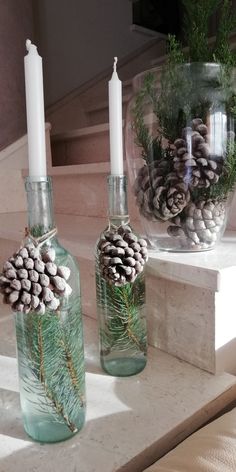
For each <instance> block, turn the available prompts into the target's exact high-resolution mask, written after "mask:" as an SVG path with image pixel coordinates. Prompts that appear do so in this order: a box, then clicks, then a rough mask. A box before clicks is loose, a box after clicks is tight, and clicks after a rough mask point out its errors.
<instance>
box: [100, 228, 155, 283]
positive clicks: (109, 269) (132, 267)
mask: <svg viewBox="0 0 236 472" xmlns="http://www.w3.org/2000/svg"><path fill="white" fill-rule="evenodd" d="M98 249H99V250H100V254H99V262H100V266H101V271H102V275H103V277H104V278H105V279H106V280H107V281H108V282H109V283H110V284H114V285H116V286H122V285H125V284H127V283H132V282H134V281H135V279H136V277H137V276H138V274H140V273H141V272H142V271H143V267H144V264H145V262H146V261H147V259H148V251H147V243H146V241H145V240H144V239H138V238H137V236H136V235H135V234H133V233H132V231H131V229H130V227H129V226H120V227H119V228H118V230H116V229H114V230H113V229H112V230H110V231H106V232H105V233H103V235H102V237H101V239H100V241H99V243H98Z"/></svg>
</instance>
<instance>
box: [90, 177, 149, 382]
mask: <svg viewBox="0 0 236 472" xmlns="http://www.w3.org/2000/svg"><path fill="white" fill-rule="evenodd" d="M108 194H109V223H108V227H107V228H106V229H105V230H104V232H103V233H102V234H101V237H100V239H99V242H98V244H97V246H96V254H95V258H96V293H97V314H98V321H99V338H100V361H101V366H102V368H103V369H104V370H105V372H107V373H108V374H110V375H114V376H129V375H134V374H137V373H138V372H140V371H142V370H143V369H144V367H145V365H146V356H147V332H146V318H145V280H144V272H143V271H142V272H141V273H140V274H139V275H138V276H137V277H136V278H135V280H134V281H132V282H128V281H127V283H125V284H124V285H119V283H118V282H117V283H111V282H109V281H108V280H107V279H106V278H105V277H104V273H103V268H102V265H101V258H100V255H101V250H100V244H99V243H100V241H103V240H104V239H105V237H106V235H109V234H110V233H111V234H112V235H113V239H114V240H115V239H116V237H117V235H118V238H119V232H120V229H122V231H126V230H127V231H131V227H130V225H129V215H128V209H127V191H126V177H125V176H109V177H108ZM114 234H115V238H114Z"/></svg>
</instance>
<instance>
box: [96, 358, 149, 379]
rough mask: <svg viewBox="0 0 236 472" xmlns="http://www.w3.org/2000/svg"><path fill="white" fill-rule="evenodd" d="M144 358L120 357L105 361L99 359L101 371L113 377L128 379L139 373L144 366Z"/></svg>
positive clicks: (145, 361) (145, 360)
mask: <svg viewBox="0 0 236 472" xmlns="http://www.w3.org/2000/svg"><path fill="white" fill-rule="evenodd" d="M146 363H147V359H146V357H142V358H137V357H136V358H135V357H133V358H132V357H120V358H113V359H105V358H104V357H101V366H102V368H103V370H104V371H105V372H106V373H107V374H109V375H114V376H115V377H128V376H130V375H135V374H138V373H139V372H141V371H142V370H143V369H144V367H145V366H146Z"/></svg>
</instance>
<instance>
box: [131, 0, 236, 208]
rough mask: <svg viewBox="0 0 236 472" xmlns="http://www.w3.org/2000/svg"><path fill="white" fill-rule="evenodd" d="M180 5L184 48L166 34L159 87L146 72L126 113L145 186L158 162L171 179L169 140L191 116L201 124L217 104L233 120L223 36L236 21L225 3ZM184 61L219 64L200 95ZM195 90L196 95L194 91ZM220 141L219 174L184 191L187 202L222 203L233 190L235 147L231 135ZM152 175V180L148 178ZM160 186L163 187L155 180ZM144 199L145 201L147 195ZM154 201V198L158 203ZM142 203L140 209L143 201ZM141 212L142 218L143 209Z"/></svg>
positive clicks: (235, 59) (191, 0)
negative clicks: (214, 18)
mask: <svg viewBox="0 0 236 472" xmlns="http://www.w3.org/2000/svg"><path fill="white" fill-rule="evenodd" d="M181 1H182V4H183V7H184V31H183V33H184V41H185V44H183V43H181V42H179V41H178V40H177V39H176V37H175V36H173V35H170V36H169V38H168V54H167V61H166V65H165V66H164V67H163V70H162V74H161V78H160V83H159V89H158V90H157V87H156V78H155V74H154V73H152V72H149V73H147V74H146V76H145V78H144V82H143V86H142V88H141V90H140V91H139V93H138V94H137V97H136V100H135V104H134V107H133V110H132V116H133V123H132V124H133V131H134V134H135V141H136V145H137V146H139V147H140V148H141V156H142V157H143V159H144V161H145V164H146V165H147V166H148V168H150V171H149V181H150V184H151V185H152V179H153V181H154V182H155V179H156V172H157V170H156V169H158V166H159V168H160V169H161V167H160V164H162V163H163V162H164V163H165V175H163V177H166V178H167V180H168V181H169V182H171V179H172V181H173V176H174V173H175V171H174V168H173V157H174V153H173V149H174V148H175V146H174V142H175V141H176V139H180V138H182V135H183V130H184V129H185V127H186V126H189V123H191V120H192V119H193V118H197V119H198V118H201V120H202V122H203V123H206V122H207V117H208V114H209V110H210V109H212V110H216V111H217V107H220V105H223V109H225V110H226V111H227V113H229V115H230V116H231V117H232V119H233V120H234V118H235V116H236V94H235V92H234V89H235V86H233V87H232V83H231V70H232V67H234V66H235V65H236V54H235V52H234V51H232V50H231V49H230V46H229V35H230V33H231V32H232V31H233V30H234V29H235V27H236V19H235V16H234V15H233V14H232V4H231V1H230V0H181ZM216 12H218V13H219V16H220V20H219V27H218V29H217V34H216V38H215V39H214V41H213V42H210V43H209V39H208V36H209V34H208V27H209V18H210V16H211V15H213V14H214V13H216ZM184 45H186V46H188V48H187V50H185V49H184V47H183V46H184ZM186 63H187V64H188V63H217V64H219V65H220V67H219V69H218V73H217V74H215V75H214V76H213V77H212V78H208V80H207V82H206V84H205V88H206V92H205V91H204V84H203V85H202V86H201V88H200V87H199V83H198V82H197V80H198V78H197V77H196V78H194V76H191V80H190V78H189V77H188V74H187V73H186V71H187V69H186V67H185V64H186ZM197 67H198V66H197V64H196V68H197ZM199 70H200V64H199ZM199 88H200V91H198V89H199ZM211 88H212V90H213V94H212V96H211V95H210V94H208V93H207V92H208V90H209V89H211ZM207 89H208V90H207ZM214 94H215V95H214ZM215 97H217V98H215ZM215 99H216V103H215V102H214V100H215ZM145 103H149V104H150V103H151V105H152V111H153V114H154V115H155V116H156V124H155V126H156V132H153V130H154V125H153V124H152V131H151V132H150V129H149V127H148V125H147V124H146V122H145V116H144V111H143V110H144V107H145ZM234 131H235V130H234ZM226 141H227V142H226V145H225V150H224V156H222V160H223V166H222V171H221V172H219V178H218V180H217V181H216V182H213V183H211V184H210V185H208V186H207V185H206V186H205V187H206V188H201V186H199V187H198V188H197V186H196V187H195V188H193V187H190V192H191V201H193V202H198V201H199V200H204V201H207V200H210V199H211V200H214V201H218V200H222V199H225V198H227V196H228V194H229V192H230V191H232V190H233V188H234V185H235V182H236V163H235V161H236V147H235V145H234V144H233V143H232V137H231V138H230V139H229V140H228V139H227V140H226ZM233 141H234V139H233ZM163 142H164V143H165V144H164V145H163ZM217 165H218V162H217ZM220 165H221V164H220ZM153 169H154V171H153ZM152 172H153V175H154V177H152ZM159 175H160V174H159ZM145 176H146V174H145ZM138 178H139V180H138V181H137V186H139V185H140V182H141V183H142V173H141V174H140V176H138ZM145 178H146V177H145ZM185 183H186V179H185V177H184V184H185ZM160 185H165V184H163V182H161V181H160ZM168 185H169V184H168ZM170 185H172V182H171V183H170ZM155 192H156V190H155V188H154V189H153V188H152V193H151V198H153V197H154V199H155ZM171 192H172V193H173V188H171ZM140 195H141V197H140ZM185 197H186V192H185ZM138 198H139V200H140V201H142V202H144V201H145V200H146V199H147V195H146V194H145V188H144V189H143V190H142V192H140V193H139V197H138ZM148 198H150V192H149V195H148ZM159 203H160V202H159V200H158V205H159ZM142 205H145V202H144V203H142ZM148 206H149V207H148V213H149V215H150V212H151V211H152V207H153V203H152V201H151V203H150V202H149V203H148ZM142 211H143V210H141V212H142ZM143 214H144V215H145V211H144V213H143ZM172 216H174V215H172Z"/></svg>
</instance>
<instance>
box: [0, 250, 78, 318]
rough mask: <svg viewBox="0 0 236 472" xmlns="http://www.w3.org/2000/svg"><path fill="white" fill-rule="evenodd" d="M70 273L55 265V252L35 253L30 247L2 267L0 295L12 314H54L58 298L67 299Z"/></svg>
mask: <svg viewBox="0 0 236 472" xmlns="http://www.w3.org/2000/svg"><path fill="white" fill-rule="evenodd" d="M69 277H70V269H69V268H68V267H64V266H57V265H56V264H55V250H54V249H53V248H50V247H49V248H46V249H42V251H40V250H39V248H37V247H35V246H34V244H33V243H29V244H26V245H25V246H24V247H22V248H20V249H19V251H17V252H16V253H15V254H14V255H13V256H12V257H10V259H8V261H6V262H5V264H4V265H3V270H2V274H1V275H0V291H1V293H2V294H3V296H4V298H3V300H4V302H5V303H7V304H9V305H11V308H12V310H13V311H16V312H24V313H26V314H27V313H29V312H30V311H34V312H36V313H38V314H44V313H45V311H46V309H48V310H50V311H56V310H57V309H58V308H59V306H60V301H61V297H62V296H64V295H70V294H71V292H72V289H71V287H70V286H69V285H68V283H67V280H68V278H69Z"/></svg>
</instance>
